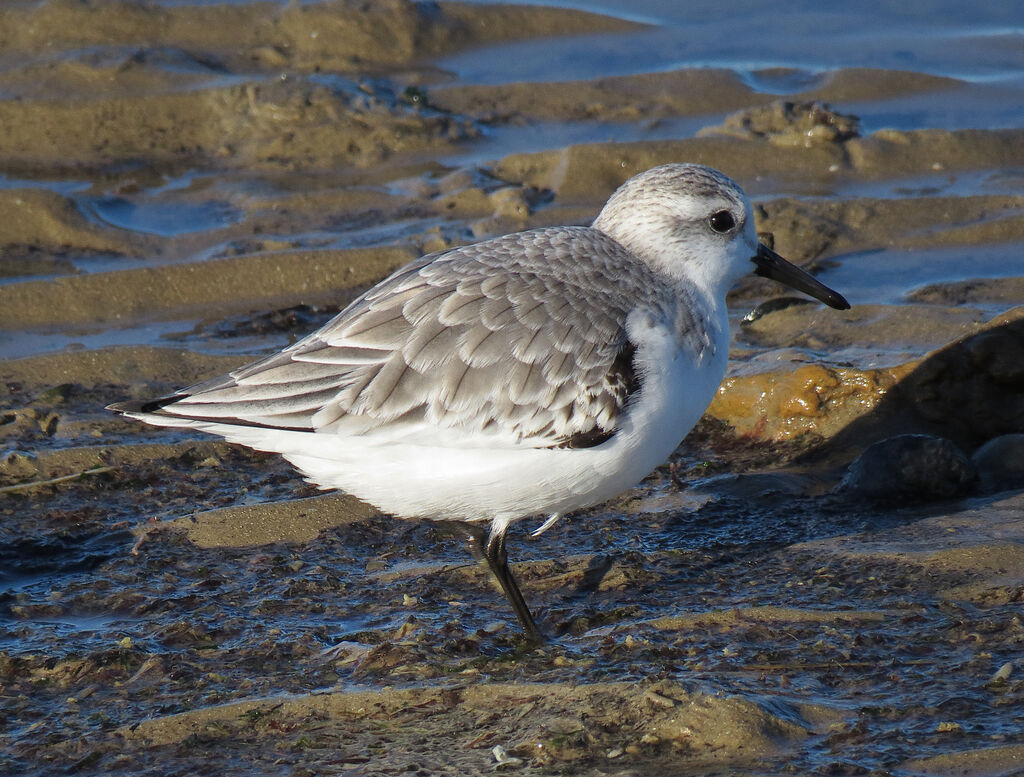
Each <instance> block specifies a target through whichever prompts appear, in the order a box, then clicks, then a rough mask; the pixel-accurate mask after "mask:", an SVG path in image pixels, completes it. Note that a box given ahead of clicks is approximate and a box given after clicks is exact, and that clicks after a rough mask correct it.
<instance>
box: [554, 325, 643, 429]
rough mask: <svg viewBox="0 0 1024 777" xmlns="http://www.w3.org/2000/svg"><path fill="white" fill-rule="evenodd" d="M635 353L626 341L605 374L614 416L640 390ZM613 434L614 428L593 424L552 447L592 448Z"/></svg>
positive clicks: (633, 347) (623, 408) (634, 347)
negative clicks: (634, 361) (612, 401)
mask: <svg viewBox="0 0 1024 777" xmlns="http://www.w3.org/2000/svg"><path fill="white" fill-rule="evenodd" d="M635 355H636V346H635V345H633V344H632V343H628V342H627V343H626V344H625V345H623V346H622V348H620V349H619V352H618V353H617V354H615V361H613V362H612V365H611V368H610V369H609V370H608V374H607V375H606V376H605V385H606V390H607V391H608V392H609V393H610V394H611V395H612V396H613V397H614V398H615V408H616V412H615V417H618V415H619V414H620V413H622V411H623V410H625V408H626V403H627V402H628V401H629V399H630V397H632V396H633V395H634V394H635V393H637V392H638V391H639V390H640V378H639V377H638V376H637V374H636V365H635V364H634V363H633V357H634V356H635ZM612 420H613V421H614V420H615V419H614V418H613V419H612ZM614 436H615V429H603V428H601V427H597V426H595V427H594V428H593V429H589V430H587V431H585V432H577V433H576V434H573V435H570V436H569V437H566V438H563V439H562V440H560V441H559V442H558V444H557V445H554V446H552V447H555V448H594V447H596V446H598V445H600V444H601V443H604V442H607V441H608V440H610V439H611V438H612V437H614Z"/></svg>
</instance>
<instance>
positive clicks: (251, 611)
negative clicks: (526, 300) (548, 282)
mask: <svg viewBox="0 0 1024 777" xmlns="http://www.w3.org/2000/svg"><path fill="white" fill-rule="evenodd" d="M159 6H160V7H161V8H163V9H164V12H163V14H164V15H160V16H147V15H146V14H147V13H149V12H147V11H146V10H145V8H144V7H142V6H132V7H131V8H129V7H127V6H123V5H121V4H118V3H98V4H94V7H93V6H90V8H91V9H92V10H90V11H89V12H88V13H86V11H85V10H83V9H84V6H83V7H79V6H76V5H74V4H64V3H60V2H48V3H43V4H27V3H26V4H8V6H7V7H5V9H0V50H2V51H3V52H4V53H3V54H2V55H0V57H2V59H0V128H2V129H0V209H2V210H3V212H4V213H5V214H6V215H5V218H3V219H0V360H2V361H0V373H2V375H0V378H2V379H0V434H2V435H3V438H2V442H0V451H2V455H0V488H2V489H5V490H3V491H0V540H2V542H0V772H4V773H12V774H17V773H24V774H33V775H35V774H39V775H43V774H47V775H48V774H51V773H53V771H54V770H55V769H57V770H60V771H67V770H70V771H74V772H75V773H78V774H91V773H124V774H172V773H183V774H186V773H187V774H194V773H204V772H205V771H217V772H220V773H225V774H232V773H239V774H263V773H266V774H282V773H292V774H296V775H299V774H311V773H333V772H335V771H338V770H342V769H343V770H345V771H352V772H355V773H358V774H393V773H399V772H408V771H411V772H417V773H430V774H435V773H437V774H441V773H448V772H452V773H459V774H464V773H470V774H476V773H481V774H482V773H485V772H486V773H490V771H491V767H492V765H493V764H494V756H493V755H492V753H491V748H492V747H494V746H495V745H502V746H503V747H505V748H506V749H507V750H508V751H509V752H510V753H511V754H512V755H513V756H514V757H518V758H521V759H522V760H523V761H524V763H523V765H522V766H521V769H522V770H523V771H524V772H528V773H548V772H559V773H581V774H582V773H587V774H589V773H597V772H598V771H600V772H601V773H610V774H638V773H644V774H661V773H665V774H669V773H672V774H676V773H679V771H680V770H684V771H687V772H688V773H690V772H692V773H695V774H697V773H717V774H741V773H742V774H746V773H752V772H757V773H759V774H775V773H783V772H785V773H792V772H793V771H796V772H798V773H808V774H860V773H865V772H868V773H875V774H900V775H911V774H913V775H917V774H929V775H930V774H950V773H959V772H962V771H963V770H965V769H974V771H972V772H971V773H978V774H980V773H985V774H1010V773H1013V770H1014V769H1017V768H1018V766H1019V763H1020V761H1021V759H1022V758H1024V738H1022V736H1021V731H1024V719H1022V717H1021V714H1020V710H1021V709H1022V701H1024V700H1022V694H1024V684H1022V682H1021V680H1020V675H1021V674H1022V672H1024V666H1022V665H1021V663H1020V656H1021V655H1022V652H1021V651H1022V641H1024V623H1022V621H1021V615H1020V601H1021V590H1022V584H1024V582H1022V581H1024V569H1022V567H1021V564H1020V558H1022V557H1024V554H1022V553H1021V545H1024V517H1022V516H1024V505H1022V500H1021V495H1020V493H1019V492H1013V491H1011V490H1007V491H1004V492H1002V493H983V492H982V490H980V486H978V485H977V484H973V485H971V486H970V488H969V489H968V490H967V491H965V492H964V493H963V494H962V495H961V496H960V498H959V499H958V500H955V501H941V500H938V499H936V498H935V497H934V495H933V496H932V497H928V495H927V494H925V496H924V497H923V499H922V502H921V503H920V504H917V505H909V506H906V505H896V504H895V502H894V499H889V500H886V501H883V502H882V503H881V504H870V503H868V501H867V500H866V499H865V498H863V497H862V496H858V495H856V494H851V493H849V492H843V491H834V489H835V488H836V486H837V483H838V482H839V480H840V478H841V477H842V476H843V474H844V472H845V468H846V466H847V464H848V463H849V462H850V460H851V459H852V458H853V457H854V456H856V455H858V454H859V453H861V452H862V451H863V450H864V449H865V448H866V447H867V446H868V445H870V444H871V443H873V442H876V441H877V440H880V439H884V438H886V437H889V436H890V435H893V434H896V433H899V432H916V433H922V432H924V433H929V434H939V435H942V436H946V437H948V438H950V439H951V440H953V441H955V443H956V444H957V445H958V446H960V447H961V448H962V449H963V451H964V452H965V453H966V454H970V453H972V452H973V451H974V450H975V449H976V448H978V447H979V446H980V445H982V444H983V443H984V442H986V441H987V440H989V439H990V438H994V437H996V436H997V435H1000V434H1005V433H1007V432H1024V408H1021V406H1020V397H1021V396H1024V376H1022V375H1021V374H1020V371H1019V369H1017V368H1016V367H1015V366H1014V365H1015V364H1017V365H1019V363H1024V355H1022V356H1020V357H1018V356H1017V354H1024V346H1022V343H1024V335H1022V334H1021V331H1020V329H1021V327H1020V322H1021V320H1022V315H1024V314H1022V312H1021V311H1022V305H1024V281H1022V278H1024V272H1022V267H1024V264H1022V262H1021V256H1022V255H1024V198H1022V195H1021V183H1022V182H1024V152H1022V151H1021V149H1022V148H1024V77H1022V75H1021V74H1022V73H1024V67H1022V66H1024V10H1022V9H1021V8H1018V7H1017V5H1016V4H1013V3H998V4H997V3H984V4H973V5H965V4H962V3H953V2H939V0H935V1H934V2H915V3H912V4H897V3H888V2H872V3H869V4H855V5H851V4H849V3H838V2H824V3H823V2H816V3H800V4H797V5H791V6H788V7H787V9H785V10H776V11H773V12H772V13H770V14H769V13H752V12H751V10H750V9H749V8H748V4H746V3H739V2H725V3H722V2H716V3H713V4H712V3H701V4H693V3H686V4H679V3H672V2H665V1H664V0H662V1H661V2H656V1H655V0H639V1H638V2H630V3H619V2H615V3H612V2H604V3H565V4H555V7H557V8H561V9H576V10H581V11H599V12H605V13H608V14H611V15H612V16H614V17H617V18H618V19H619V20H626V21H628V22H630V23H633V24H622V23H620V22H616V21H614V20H611V21H609V20H607V19H597V20H595V19H594V18H593V17H587V16H583V15H579V14H575V15H571V16H567V15H565V14H564V13H563V15H560V16H559V15H554V14H551V13H550V12H547V11H544V10H543V9H539V8H534V9H528V8H519V9H518V10H517V11H516V13H519V14H521V15H519V16H511V15H504V16H501V15H499V16H487V15H486V14H488V13H492V12H495V13H501V14H504V13H506V12H505V11H501V10H500V9H497V10H496V7H495V6H494V5H493V4H489V3H477V4H473V5H472V6H471V7H470V8H469V9H468V10H466V9H463V10H461V11H458V10H452V8H451V7H449V6H445V5H443V4H442V5H441V6H439V7H436V8H435V7H432V6H419V7H414V6H412V5H408V4H403V3H400V2H396V3H392V4H387V3H383V2H381V3H371V4H369V5H368V6H367V9H369V10H372V9H383V10H382V11H381V13H383V14H384V15H383V16H382V17H381V19H382V20H383V21H382V22H381V23H380V24H377V26H374V25H375V24H376V23H375V22H372V19H373V18H375V17H372V15H368V16H366V17H365V19H363V21H367V20H370V21H367V24H366V26H364V27H361V28H359V29H356V28H355V27H352V26H346V24H345V23H344V21H345V20H346V18H350V17H347V16H346V15H347V14H348V15H350V14H352V13H354V11H352V10H351V9H350V8H346V9H339V8H338V7H336V6H333V5H331V4H330V3H302V4H296V3H285V2H281V3H271V4H268V5H265V6H262V5H258V4H256V3H252V2H246V0H239V1H238V2H232V3H223V4H218V3H212V2H202V3H197V2H193V3H190V2H161V3H159ZM140 9H141V10H140ZM332 9H333V11H332ZM321 12H323V13H326V14H327V15H325V16H318V14H320V13H321ZM17 13H26V14H36V16H32V17H31V18H27V17H18V16H17V15H16V14H17ZM2 14H6V15H2ZM12 14H14V15H12ZM201 14H207V15H206V16H202V17H201V16H200V15H201ZM457 14H462V16H457ZM115 18H116V19H117V21H118V24H116V25H115V24H113V20H114V19H115ZM456 18H457V21H452V20H453V19H456ZM197 20H198V21H197ZM467 20H468V21H467ZM635 23H640V25H641V26H637V25H636V24H635ZM460 25H461V26H460ZM356 27H358V25H357V26H356ZM367 30H368V31H367ZM432 36H433V37H432ZM324 41H326V42H324ZM375 57H376V59H375ZM626 76H633V77H635V78H633V79H632V80H624V79H623V78H621V77H626ZM951 79H954V80H951ZM523 81H525V82H526V83H519V82H523ZM565 81H575V82H576V83H572V84H564V83H558V82H565ZM776 99H786V100H791V101H795V102H805V101H810V100H818V101H826V102H829V103H830V104H831V105H832V108H833V110H835V111H837V112H838V113H839V114H856V115H857V116H859V117H860V122H859V125H857V131H858V132H859V135H860V137H843V136H829V135H828V134H827V133H826V134H825V135H824V136H822V135H816V134H815V132H816V131H817V130H820V129H821V128H822V127H823V126H825V125H818V126H817V127H816V128H815V129H814V130H813V131H809V130H808V127H807V126H804V125H801V124H800V121H802V118H801V117H802V116H804V115H805V114H806V113H807V111H806V110H805V109H799V110H797V111H796V112H795V113H794V114H793V115H791V116H789V117H781V116H780V114H777V113H772V110H773V109H771V108H768V109H765V106H767V105H769V104H770V103H772V101H774V100H776ZM743 112H745V113H743ZM821 115H822V116H826V118H824V119H822V121H824V122H826V124H827V123H828V122H833V123H834V124H832V125H828V126H841V125H843V123H844V121H846V120H845V119H843V117H842V116H838V117H837V116H834V115H826V114H821ZM744 122H745V123H744ZM744 127H746V128H747V129H744ZM750 127H753V128H755V130H753V131H751V130H749V128H750ZM715 128H717V129H715ZM709 130H714V134H709ZM965 130H971V131H972V132H965ZM682 159H689V160H698V161H703V162H705V163H708V164H712V165H714V166H718V167H720V168H723V169H724V170H725V171H726V172H727V173H729V174H730V175H733V176H734V177H736V178H737V180H739V181H740V182H741V184H742V185H743V186H744V187H745V188H746V189H747V191H749V192H751V193H752V194H753V196H754V199H755V201H756V203H757V205H758V206H759V208H760V212H759V213H758V218H759V219H760V226H761V228H763V229H764V230H765V231H769V232H772V233H773V235H774V241H775V247H776V249H777V250H779V251H780V252H782V253H783V254H786V255H788V256H790V257H791V258H793V259H794V260H796V261H798V262H800V263H803V264H807V265H808V266H809V267H811V268H812V269H813V270H814V272H815V273H816V274H817V275H818V277H820V278H821V279H822V280H823V281H824V282H826V283H828V284H830V285H832V286H834V287H835V288H838V289H839V290H841V291H842V292H843V293H844V294H846V295H847V296H848V297H849V299H850V300H851V301H852V302H853V303H854V305H855V307H854V309H853V310H852V311H850V312H849V313H848V314H838V313H834V312H833V311H823V310H822V309H821V308H819V307H817V306H814V305H797V304H789V303H788V302H775V303H772V304H769V305H762V304H761V303H763V302H764V300H765V299H766V298H768V297H777V296H778V294H779V292H778V290H777V289H775V288H773V287H771V286H770V285H767V284H764V283H761V282H744V283H743V284H741V286H740V287H739V288H738V289H737V291H736V292H735V294H734V296H733V297H732V298H731V301H730V305H731V312H732V316H733V319H734V324H735V326H734V343H733V363H732V365H731V370H730V378H729V380H728V381H727V383H726V385H725V386H724V388H723V391H722V392H721V393H720V395H719V397H718V398H716V401H715V403H714V404H713V405H712V407H711V408H710V409H709V413H708V415H707V416H706V417H705V419H704V421H703V422H702V424H701V425H700V426H699V427H698V429H697V430H696V431H695V432H694V433H693V434H691V435H690V437H689V438H688V439H687V441H686V442H685V443H684V444H683V446H681V447H680V449H679V450H678V451H677V453H676V455H675V456H674V457H673V458H672V460H671V461H670V462H669V463H668V464H667V465H666V466H665V467H663V468H661V469H659V470H658V472H656V473H655V474H654V475H653V476H652V477H651V478H649V479H648V480H647V481H646V482H645V483H644V484H642V485H640V486H638V487H637V488H636V489H634V490H633V491H631V492H629V493H628V494H625V495H623V497H622V498H621V499H619V500H615V501H613V502H612V503H609V504H608V505H605V506H602V507H599V508H596V509H594V510H590V511H586V512H584V513H583V514H581V515H578V516H573V517H571V518H569V519H567V520H564V521H562V522H560V523H559V524H557V525H556V526H554V527H553V528H552V529H551V530H549V531H548V532H546V533H545V534H543V535H542V536H541V537H539V538H537V539H531V538H529V537H528V535H527V532H528V531H529V530H531V529H532V528H534V527H535V524H534V522H524V525H522V526H517V527H516V528H515V530H514V532H513V535H512V537H511V540H510V547H511V554H512V557H513V559H514V561H516V562H517V574H518V575H519V576H520V577H521V579H522V581H523V588H524V591H525V593H526V596H527V598H528V600H529V601H530V602H531V604H532V606H533V607H534V608H535V609H536V611H537V614H538V616H539V618H540V620H541V621H542V623H543V624H544V627H545V628H546V629H547V630H548V631H549V632H550V633H551V634H552V636H554V637H555V639H554V640H553V641H552V643H551V644H550V645H548V646H546V647H544V648H541V649H537V650H530V649H529V648H528V647H527V646H525V645H523V644H522V642H521V641H520V640H519V637H518V632H517V628H516V626H515V624H514V622H513V619H512V616H511V614H510V613H509V612H508V611H507V606H506V604H505V603H504V601H503V600H502V599H501V598H500V595H499V594H497V593H496V592H494V591H493V590H492V589H491V588H490V586H489V582H488V580H487V578H486V575H485V574H484V572H483V571H482V570H480V569H478V568H477V567H476V566H474V565H472V563H471V562H470V561H469V558H468V555H467V554H466V553H465V549H464V548H463V547H462V544H461V543H460V542H458V541H456V540H455V539H454V538H451V537H449V536H448V535H446V534H445V533H443V532H442V531H440V530H438V529H437V528H436V527H431V526H425V525H421V524H415V523H405V522H399V521H394V520H392V519H388V518H386V517H383V516H379V515H377V514H376V513H375V512H374V511H373V510H370V509H368V508H365V507H361V506H359V505H354V504H352V503H351V502H349V501H346V500H344V499H339V498H336V497H330V496H326V497H324V496H318V495H317V492H316V491H315V490H314V489H313V488H311V487H310V486H308V485H306V484H304V483H302V482H301V479H300V478H299V477H298V476H297V474H296V473H295V472H294V471H293V470H291V469H290V468H289V467H288V466H287V465H286V464H284V463H283V462H282V461H280V460H279V459H277V458H275V457H271V456H267V455H263V454H255V453H251V452H246V451H242V450H239V449H237V448H234V447H232V446H229V445H226V444H223V443H220V442H217V441H213V440H206V439H203V440H199V439H196V438H194V437H191V436H189V435H186V434H181V433H178V432H171V431H169V430H158V429H151V428H147V427H144V426H142V425H140V424H133V423H128V422H124V421H121V420H119V419H115V418H113V417H111V416H110V415H109V414H107V413H105V412H104V411H103V410H102V408H103V406H104V405H105V404H107V403H108V402H111V401H114V400H117V399H121V398H124V397H128V396H137V397H144V396H155V395H159V394H160V393H161V392H164V391H167V390H170V389H173V388H176V387H178V386H181V385H185V384H188V383H190V382H192V381H195V380H199V379H203V378H206V377H210V376H212V375H216V374H219V373H221V372H223V371H225V370H227V369H230V368H233V367H234V366H237V365H239V364H242V363H245V362H246V361H249V360H251V359H252V358H255V357H256V356H258V355H260V354H263V353H267V352H270V351H273V350H276V349H279V348H281V347H283V346H285V345H287V344H288V343H290V342H293V341H294V340H295V339H296V338H297V337H300V336H301V335H303V334H304V333H306V332H308V331H310V330H312V329H314V328H316V327H317V326H319V325H320V324H321V323H323V322H324V321H326V320H327V319H328V318H329V317H330V316H331V315H333V313H334V312H336V310H337V309H338V308H339V306H343V305H344V304H345V303H346V302H347V301H348V300H350V299H352V298H353V297H354V296H355V295H356V294H357V293H358V292H359V290H361V289H362V288H365V287H366V286H367V285H369V284H372V283H373V282H375V281H377V280H379V279H380V278H381V277H383V276H384V275H385V274H387V272H388V271H389V270H391V269H393V268H394V267H397V266H398V265H400V264H401V263H403V262H405V261H407V260H408V259H410V258H413V257H414V256H416V255H418V254H420V253H422V252H425V251H432V250H438V249H440V248H443V247H446V246H448V245H454V244H458V243H464V242H469V241H471V240H474V239H479V238H484V237H488V236H491V235H495V234H502V233H505V232H509V231H513V230H517V229H523V228H529V227H534V226H543V225H546V224H555V223H585V222H587V221H589V220H590V219H591V218H593V215H594V214H595V213H596V211H597V209H598V208H599V207H600V205H601V203H603V201H604V200H605V199H606V197H607V196H608V194H609V193H610V191H611V190H612V189H613V188H614V186H615V185H617V183H619V182H620V181H621V180H623V179H624V178H625V177H627V176H628V175H629V174H631V173H633V172H636V171H637V170H638V169H642V168H644V167H648V166H651V165H654V164H658V163H661V162H666V161H671V160H682ZM354 249H359V250H358V251H356V250H354ZM984 279H989V280H991V279H995V280H996V281H997V282H996V283H987V284H986V283H985V282H984ZM964 281H972V283H971V284H968V285H967V286H964V285H963V284H962V282H964ZM974 281H977V282H976V283H975V282H974ZM922 289H923V291H922ZM751 309H756V311H757V314H756V315H754V316H748V319H749V321H748V322H746V323H744V324H742V325H741V324H740V320H741V319H742V318H743V317H744V316H745V315H746V314H748V312H750V311H751ZM894 466H895V465H894ZM78 473H91V474H84V475H82V476H81V477H80V478H78V479H70V480H62V481H59V482H53V483H45V482H44V481H50V480H51V479H55V478H60V477H63V476H66V475H75V474H78ZM1018 487H1019V485H1018ZM300 498H305V499H306V501H293V500H296V499H300ZM526 524H530V525H529V526H527V525H526ZM1006 667H1009V669H1008V670H1007V669H1006ZM999 672H1003V673H1004V674H1005V676H1003V677H1002V678H1001V679H999V678H998V673H999ZM361 694H362V695H361ZM735 705H739V706H735ZM722 732H729V733H728V736H724V735H723V734H722ZM453 745H454V746H453ZM978 764H983V765H984V766H978Z"/></svg>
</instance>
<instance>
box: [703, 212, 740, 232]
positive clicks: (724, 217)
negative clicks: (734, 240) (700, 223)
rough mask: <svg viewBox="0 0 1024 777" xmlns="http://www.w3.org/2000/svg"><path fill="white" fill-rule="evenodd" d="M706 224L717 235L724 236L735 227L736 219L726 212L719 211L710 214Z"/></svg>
mask: <svg viewBox="0 0 1024 777" xmlns="http://www.w3.org/2000/svg"><path fill="white" fill-rule="evenodd" d="M708 224H710V225H711V228H712V229H713V230H715V232H718V233H719V234H725V233H726V232H728V231H729V230H730V229H732V228H733V227H735V226H736V219H734V218H733V217H732V214H731V213H730V212H729V211H727V210H720V211H717V212H716V213H712V214H711V216H710V217H709V218H708Z"/></svg>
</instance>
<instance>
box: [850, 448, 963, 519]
mask: <svg viewBox="0 0 1024 777" xmlns="http://www.w3.org/2000/svg"><path fill="white" fill-rule="evenodd" d="M974 474H975V473H974V466H973V465H972V464H971V461H970V459H968V458H967V456H966V454H964V452H963V451H962V450H960V448H959V447H958V446H957V445H956V444H955V443H954V442H952V441H951V440H948V439H946V438H944V437H934V436H932V435H927V434H901V435H898V436H896V437H890V438H888V439H886V440H882V441H880V442H876V443H875V444H874V445H871V446H870V447H869V448H868V449H867V450H865V451H864V453H862V454H861V455H860V456H859V457H857V459H856V460H855V461H854V462H853V464H851V465H850V468H849V469H848V470H847V473H846V476H845V477H844V478H843V480H842V482H841V483H840V484H839V486H838V487H837V489H836V490H837V491H838V492H839V493H846V494H850V495H854V496H859V497H866V498H868V499H870V500H873V501H896V502H927V501H931V500H936V499H950V498H953V497H956V496H960V495H962V494H964V493H966V492H967V490H968V488H969V486H970V484H971V482H972V481H973V480H974Z"/></svg>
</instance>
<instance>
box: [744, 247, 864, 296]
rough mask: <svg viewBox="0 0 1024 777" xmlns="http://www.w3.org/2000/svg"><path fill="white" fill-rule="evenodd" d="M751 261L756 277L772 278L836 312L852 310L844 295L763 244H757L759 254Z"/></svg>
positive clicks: (751, 258)
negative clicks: (754, 266) (755, 266)
mask: <svg viewBox="0 0 1024 777" xmlns="http://www.w3.org/2000/svg"><path fill="white" fill-rule="evenodd" d="M750 261H752V262H753V263H754V264H756V265H757V269H756V270H754V274H755V275H760V276H761V277H762V278H771V279H772V280H773V281H778V282H779V283H784V284H786V285H787V286H790V287H792V288H794V289H796V290H797V291H802V292H803V293H804V294H810V295H811V296H812V297H814V298H815V299H816V300H821V301H822V302H824V303H825V304H826V305H828V306H829V307H830V308H835V309H836V310H849V309H850V303H849V302H847V301H846V298H845V297H843V295H842V294H840V293H839V292H837V291H832V289H830V288H829V287H828V286H826V285H825V284H824V283H822V282H821V281H819V280H817V279H816V278H815V277H814V276H813V275H809V274H808V273H805V272H804V271H803V270H801V269H800V268H799V267H797V266H796V265H795V264H790V263H789V262H787V261H786V260H785V259H783V258H782V257H781V256H779V255H778V254H777V253H775V252H774V251H773V250H772V249H770V248H768V247H767V246H765V245H763V244H762V243H758V244H757V253H756V254H755V255H754V256H752V257H750Z"/></svg>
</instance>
